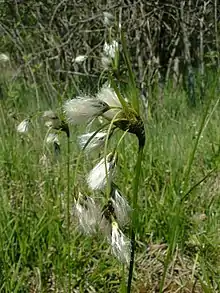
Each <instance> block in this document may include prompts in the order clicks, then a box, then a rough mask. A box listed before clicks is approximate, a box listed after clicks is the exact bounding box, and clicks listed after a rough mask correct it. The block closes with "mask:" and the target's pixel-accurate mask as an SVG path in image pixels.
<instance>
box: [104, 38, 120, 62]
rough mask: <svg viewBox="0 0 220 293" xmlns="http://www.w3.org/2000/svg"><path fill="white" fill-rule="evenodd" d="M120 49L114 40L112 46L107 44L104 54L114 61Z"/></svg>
mask: <svg viewBox="0 0 220 293" xmlns="http://www.w3.org/2000/svg"><path fill="white" fill-rule="evenodd" d="M118 47H119V46H118V42H117V41H115V40H113V41H112V42H111V43H110V44H108V43H106V42H105V44H104V47H103V52H104V54H105V55H106V56H107V57H110V58H112V59H114V58H115V55H116V53H117V51H118Z"/></svg>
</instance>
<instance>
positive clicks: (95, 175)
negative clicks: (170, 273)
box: [63, 85, 145, 265]
mask: <svg viewBox="0 0 220 293" xmlns="http://www.w3.org/2000/svg"><path fill="white" fill-rule="evenodd" d="M63 109H64V113H65V115H66V118H67V122H68V123H69V124H73V125H79V124H83V123H84V124H87V126H89V127H87V129H88V128H90V127H91V125H92V124H93V122H94V120H96V119H99V120H100V117H101V118H104V119H105V120H106V123H104V121H103V119H102V126H101V127H100V128H99V129H97V130H95V131H91V132H87V133H85V134H82V135H80V136H79V137H78V142H79V145H80V147H81V148H82V150H84V151H85V152H86V153H88V152H91V151H94V150H95V149H98V150H99V153H100V151H101V150H103V157H102V158H101V159H100V161H99V162H98V163H97V164H96V165H95V166H94V167H93V169H92V170H91V171H90V172H89V173H88V175H87V177H86V181H87V185H88V187H89V189H90V190H91V191H94V192H104V193H105V196H104V198H105V200H106V203H105V205H104V207H101V206H100V204H99V203H97V202H96V201H95V200H94V199H93V198H92V197H90V196H85V195H82V193H81V192H79V194H78V196H77V198H76V199H75V204H74V208H73V210H74V215H75V216H76V218H77V219H78V224H79V228H80V230H81V231H82V232H84V233H85V234H87V235H89V234H93V233H97V232H99V231H101V232H102V235H105V236H106V239H107V241H108V242H109V243H110V245H111V248H112V253H113V254H114V255H115V256H116V257H117V258H118V260H119V261H120V262H122V263H123V264H125V265H129V263H130V255H131V240H130V239H129V238H128V237H127V236H126V235H125V234H124V233H123V232H122V230H123V228H124V226H125V225H127V224H130V214H131V212H132V210H131V208H130V206H129V204H128V202H127V200H126V198H125V197H124V196H123V195H122V193H121V192H120V190H119V188H118V187H117V186H116V184H115V183H114V174H115V171H116V164H117V149H118V146H119V144H120V142H121V141H122V139H123V138H124V136H125V135H126V134H127V133H128V132H131V133H133V134H136V135H137V136H138V138H139V141H142V142H143V140H145V135H144V126H143V122H142V120H141V119H140V117H139V116H138V115H137V114H136V112H135V110H134V109H133V108H132V106H131V105H130V104H129V103H128V102H126V101H125V99H124V98H123V97H122V96H121V95H120V98H119V97H118V95H117V94H116V92H115V90H114V89H113V88H112V87H110V86H109V85H104V86H103V87H102V88H101V89H100V91H99V92H98V93H97V95H96V96H95V97H89V96H85V97H76V98H74V99H72V100H69V101H66V102H65V103H64V106H63ZM118 129H121V130H122V131H123V132H122V136H121V138H120V139H119V141H118V143H117V145H116V146H115V147H114V149H112V150H111V151H110V152H108V151H107V149H108V142H109V140H110V138H111V137H112V135H113V134H114V132H115V131H116V130H118ZM140 136H141V137H140Z"/></svg>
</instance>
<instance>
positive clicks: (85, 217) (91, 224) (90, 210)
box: [73, 194, 101, 234]
mask: <svg viewBox="0 0 220 293" xmlns="http://www.w3.org/2000/svg"><path fill="white" fill-rule="evenodd" d="M80 201H81V202H80ZM73 213H74V215H75V216H76V217H77V220H78V224H79V229H80V230H81V231H82V232H83V233H85V234H93V233H95V232H96V231H97V228H98V225H99V223H100V221H101V209H100V208H99V206H98V205H97V204H96V203H95V201H94V199H93V198H91V197H89V196H87V197H85V198H84V199H83V196H82V194H80V195H79V199H78V200H77V201H76V203H75V205H74V208H73Z"/></svg>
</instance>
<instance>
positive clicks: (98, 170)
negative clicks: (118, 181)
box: [87, 153, 117, 190]
mask: <svg viewBox="0 0 220 293" xmlns="http://www.w3.org/2000/svg"><path fill="white" fill-rule="evenodd" d="M116 159H117V155H116V153H115V154H113V153H109V154H108V155H107V156H106V158H103V159H101V161H100V162H99V163H98V164H97V165H96V166H95V167H94V168H93V169H92V170H91V171H90V172H89V174H88V177H87V183H88V185H89V187H90V188H91V189H92V190H101V189H103V188H104V187H105V185H106V184H107V180H109V181H110V182H111V181H112V177H113V173H114V170H115V164H116ZM105 160H106V164H105ZM106 171H107V176H106Z"/></svg>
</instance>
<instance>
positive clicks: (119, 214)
mask: <svg viewBox="0 0 220 293" xmlns="http://www.w3.org/2000/svg"><path fill="white" fill-rule="evenodd" d="M111 201H112V205H113V209H114V213H115V216H116V218H117V222H118V223H119V225H120V226H121V227H123V226H124V225H126V224H127V223H128V222H129V220H130V218H129V214H130V212H131V207H130V206H129V204H128V202H127V200H126V198H124V197H123V196H122V195H121V193H120V192H119V190H118V189H117V188H116V187H113V190H112V192H111Z"/></svg>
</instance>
